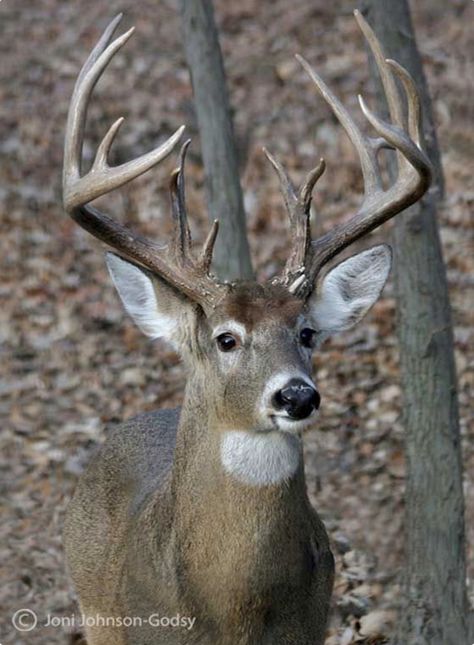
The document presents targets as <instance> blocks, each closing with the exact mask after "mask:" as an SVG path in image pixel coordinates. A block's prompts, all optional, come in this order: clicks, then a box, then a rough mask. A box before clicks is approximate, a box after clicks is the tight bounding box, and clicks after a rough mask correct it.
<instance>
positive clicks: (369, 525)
mask: <svg viewBox="0 0 474 645" xmlns="http://www.w3.org/2000/svg"><path fill="white" fill-rule="evenodd" d="M214 4H215V11H216V20H217V23H218V27H219V31H220V39H221V47H222V50H223V55H224V61H225V68H226V72H227V80H228V85H229V92H230V100H231V103H232V107H233V110H234V124H235V130H236V136H237V144H238V150H239V156H240V163H241V176H242V183H243V190H244V201H245V207H246V212H247V217H248V231H249V241H250V245H251V249H252V255H253V261H254V265H255V267H256V268H257V271H258V274H259V276H260V277H261V278H262V279H263V278H266V277H268V276H270V275H272V274H273V273H274V272H275V271H276V270H277V269H278V267H279V266H280V265H281V262H282V261H283V260H284V258H285V249H286V246H287V224H286V215H285V213H284V210H283V204H282V200H281V197H280V194H279V191H278V185H277V181H276V178H275V176H274V174H273V172H272V170H271V168H270V166H269V164H268V162H266V161H265V159H264V156H263V154H262V151H261V149H262V146H263V145H265V146H268V148H269V149H270V150H271V151H272V152H274V153H275V154H277V155H278V157H279V158H280V159H282V160H284V162H285V164H286V166H287V168H288V169H289V170H290V172H291V173H292V175H293V177H294V178H295V180H296V181H298V180H300V179H301V178H302V177H303V176H304V175H305V173H306V172H307V170H308V168H310V167H312V166H313V165H314V161H315V159H317V158H319V157H320V156H321V155H324V157H325V158H326V162H327V166H328V168H327V171H326V173H325V175H324V177H323V178H322V179H321V180H320V182H319V183H318V187H317V190H316V193H315V208H316V211H317V212H318V213H320V218H319V219H318V222H317V224H316V226H317V227H319V229H320V230H327V229H328V228H330V227H331V226H332V225H333V223H334V222H336V221H339V220H340V219H341V218H344V217H345V216H347V215H348V214H350V213H351V212H353V209H354V207H355V206H356V205H357V204H358V201H359V199H360V192H361V190H362V180H361V175H360V171H359V164H358V161H357V159H356V156H355V153H354V151H353V150H352V148H351V145H350V143H349V141H348V140H347V138H346V137H345V135H344V133H343V131H342V129H341V128H340V126H339V125H338V124H337V123H336V121H335V120H334V119H333V118H332V116H331V115H330V113H329V110H328V108H327V106H326V105H325V104H324V102H323V101H322V100H321V99H320V98H319V97H318V96H317V94H316V92H315V90H314V88H313V87H312V86H311V84H310V82H309V81H308V79H307V78H306V77H305V75H304V74H303V72H302V71H301V69H300V68H299V66H298V64H297V63H296V61H295V59H294V56H293V55H294V53H297V52H300V53H301V54H303V55H304V56H305V57H306V58H307V59H308V60H309V61H310V62H311V63H312V64H313V65H314V66H315V67H316V68H317V70H318V71H319V73H321V74H322V75H323V76H324V78H325V79H326V81H327V82H328V83H329V85H330V86H331V87H332V88H333V89H334V90H335V92H336V93H337V94H338V96H339V97H340V98H342V99H343V101H344V102H345V104H346V105H347V106H348V107H349V108H350V110H351V112H352V113H354V114H356V115H359V114H360V111H359V109H358V105H357V94H358V93H359V92H361V93H363V94H364V96H366V97H367V98H368V99H369V100H370V98H371V96H373V88H372V86H371V84H370V82H369V72H368V65H367V59H366V51H365V48H364V44H363V41H362V37H361V35H360V33H359V31H358V29H357V25H356V23H355V21H354V19H353V17H352V9H353V8H354V7H353V6H352V5H353V3H350V2H346V3H327V2H324V1H323V0H293V1H292V2H291V3H289V2H287V1H286V0H273V1H272V2H258V1H257V0H240V1H239V2H238V3H228V2H224V0H215V3H214ZM473 9H474V7H473V6H472V2H468V1H467V0H466V1H454V0H452V1H451V2H449V3H446V2H441V1H438V0H418V1H417V2H416V3H414V2H413V3H412V12H413V20H414V24H415V28H416V33H417V40H418V46H419V48H420V51H421V54H422V58H423V63H424V68H425V73H426V75H427V78H428V82H429V86H430V90H431V95H432V99H433V109H434V114H435V119H436V124H437V129H438V135H439V139H440V145H441V150H442V155H443V163H444V172H445V178H446V199H445V205H444V208H443V209H442V210H441V213H440V228H441V238H442V243H443V247H444V253H445V261H446V264H447V272H448V281H449V287H450V295H451V302H452V307H453V319H454V334H455V341H456V360H457V367H458V374H459V399H460V414H461V431H462V437H463V449H464V465H465V496H466V522H467V528H468V535H467V538H468V544H469V551H468V563H470V568H469V571H468V575H469V578H470V580H471V581H472V579H473V575H474V567H473V565H472V563H473V561H474V558H473V546H474V522H473V519H474V475H473V473H474V423H473V406H472V402H473V384H474V360H473V359H474V343H473V336H474V331H473V325H472V323H473V319H474V307H473V305H474V289H473V286H474V278H473V275H474V273H473V268H474V253H473V250H474V247H473V220H472V216H471V212H470V211H472V202H473V201H474V183H473V179H472V169H473V162H474V131H473V128H472V117H473V112H474V108H473V103H472V96H474V91H473V89H474V88H473V73H472V72H473V63H472V53H473V46H472V45H473V43H472V23H473V18H474V11H473ZM118 11H123V12H124V13H125V18H124V24H123V28H124V29H125V28H127V27H129V26H130V25H132V24H134V25H136V28H137V31H136V34H135V35H134V36H133V38H132V39H131V40H130V41H129V43H128V44H127V46H126V47H125V48H124V49H123V50H121V52H120V53H119V54H118V55H117V56H116V57H115V58H114V61H113V62H112V64H111V65H110V68H109V69H108V71H107V72H106V74H105V76H104V77H103V79H102V80H101V81H100V83H99V85H98V86H97V89H96V91H95V94H94V97H93V100H92V102H91V107H90V111H89V120H88V126H87V132H86V145H85V150H84V155H85V158H86V159H89V160H92V158H93V153H94V151H95V149H96V146H97V143H98V142H99V141H100V139H101V138H102V136H103V134H104V133H105V131H106V130H107V128H108V127H109V125H110V123H112V121H114V120H115V119H116V118H118V117H119V116H122V115H123V116H125V117H126V122H125V124H124V126H123V127H122V130H121V132H120V134H119V136H118V138H117V141H116V143H115V144H114V148H113V157H112V160H113V162H115V163H120V162H122V161H124V160H127V159H130V158H132V157H135V156H137V155H139V154H141V153H142V152H145V151H147V150H149V149H151V148H152V147H153V146H155V145H156V144H157V142H159V141H162V140H164V139H165V138H166V137H167V136H169V135H170V134H171V133H172V132H173V131H174V130H175V129H176V128H177V127H178V126H179V125H181V124H182V123H184V124H186V126H187V131H188V134H189V135H190V136H191V137H192V138H193V144H192V147H191V150H190V154H189V156H188V164H187V172H186V180H187V200H188V211H189V214H190V220H191V225H192V227H193V230H194V232H195V236H196V237H197V238H198V239H202V237H203V236H204V232H205V230H207V229H206V226H205V225H206V222H207V216H206V204H205V193H204V189H203V181H204V176H203V169H202V162H201V157H200V146H199V139H198V133H197V123H196V117H195V112H194V108H193V101H192V92H191V86H190V81H189V74H188V71H187V68H186V65H185V57H184V48H183V44H182V37H181V32H180V21H179V15H178V12H177V7H176V3H175V1H174V0H160V1H158V2H157V1H156V0H154V1H152V0H141V1H140V2H139V3H134V2H131V1H130V0H122V1H116V2H105V1H102V0H95V1H92V0H82V1H81V2H62V1H60V0H42V1H41V2H37V1H33V0H22V2H21V3H19V2H15V0H3V1H1V2H0V53H1V64H0V151H1V166H0V216H1V235H0V249H1V252H0V263H1V283H0V299H1V307H0V342H1V349H0V352H1V354H0V414H1V415H2V417H3V420H2V424H1V426H0V427H1V431H0V432H1V434H0V462H1V468H2V477H1V486H2V490H1V504H2V522H1V525H0V535H1V541H0V566H1V569H2V570H1V585H0V621H1V623H0V641H1V643H3V644H6V643H16V644H20V645H21V643H23V642H25V643H30V644H31V643H33V644H38V645H46V644H48V645H55V644H60V643H62V644H64V643H68V642H73V640H74V637H73V636H72V635H71V634H68V630H63V629H59V628H39V627H38V628H37V629H35V630H34V631H32V632H31V633H29V634H25V636H24V640H22V636H21V634H19V633H18V632H15V631H14V630H13V628H12V627H11V626H10V616H11V615H12V614H13V613H14V612H15V610H17V609H19V608H21V607H29V608H31V609H32V610H34V611H35V612H37V614H38V616H39V619H40V622H42V621H43V620H46V616H47V614H54V615H58V616H67V615H70V614H71V613H72V612H73V611H74V607H75V606H74V599H73V595H72V593H71V590H70V586H69V585H68V581H67V576H66V572H65V568H64V562H63V553H62V547H61V526H62V518H63V513H64V509H65V506H66V504H67V502H68V500H69V498H70V496H71V494H72V491H73V489H74V485H75V482H76V481H77V478H78V476H79V475H80V473H81V472H82V470H83V468H84V465H85V464H86V463H87V461H88V459H89V458H90V455H91V454H92V451H93V450H94V448H95V446H96V445H97V444H98V443H99V442H100V441H102V440H103V437H104V430H103V428H104V425H106V424H108V425H109V426H110V425H111V424H116V423H118V422H119V421H121V420H123V419H126V418H128V417H130V416H132V415H134V414H137V413H138V412H141V411H144V410H150V409H153V408H156V407H173V406H175V405H178V404H179V403H180V401H181V397H182V392H183V384H184V377H185V375H184V372H183V368H182V366H181V364H180V363H179V360H178V358H177V357H176V355H175V354H174V353H173V352H171V351H170V349H169V348H168V347H166V346H164V345H162V344H160V343H159V342H158V343H153V344H152V343H151V342H150V341H148V340H147V339H145V337H143V336H142V335H141V334H140V333H139V332H138V331H137V330H136V329H135V328H134V327H133V326H132V323H131V322H130V321H129V320H128V319H127V318H126V317H125V314H124V312H123V311H122V308H121V306H120V303H119V300H118V298H117V296H116V294H115V293H114V292H113V290H112V286H111V282H110V280H109V278H108V275H107V273H106V269H105V264H104V259H103V249H102V248H101V245H100V244H99V243H97V242H96V241H95V240H93V239H92V238H91V237H90V236H88V235H87V234H86V233H85V232H84V231H82V230H81V229H79V228H78V227H77V226H76V224H74V223H73V222H72V220H70V219H69V218H68V217H67V216H66V215H65V214H64V213H63V210H62V207H61V165H62V144H63V137H64V128H65V123H66V114H67V107H68V101H69V98H70V96H71V92H72V88H73V85H74V81H75V77H76V75H77V73H78V71H79V69H80V67H81V65H82V63H83V62H84V60H85V58H86V57H87V55H88V53H89V51H90V49H91V48H92V47H93V45H94V44H95V42H96V41H97V39H98V37H99V35H100V33H101V32H102V30H103V28H104V27H105V25H106V24H107V23H108V21H109V20H110V18H111V17H112V16H113V15H114V14H115V13H117V12H118ZM174 164H175V158H170V159H168V160H166V161H165V162H164V163H162V164H161V165H160V166H159V167H158V169H157V170H154V171H151V172H149V173H148V174H146V175H144V176H142V177H140V178H139V179H137V180H135V181H134V182H133V183H131V184H129V185H127V186H125V187H124V188H123V189H121V190H120V191H117V192H116V193H114V194H111V195H110V196H108V197H107V198H106V199H102V206H103V208H104V210H106V211H107V212H109V213H110V214H113V216H114V217H116V218H117V219H120V221H122V222H126V223H127V224H129V225H131V226H133V227H135V228H136V229H138V230H140V231H141V232H143V233H144V234H147V235H149V236H151V237H155V238H156V239H163V240H165V239H166V238H167V236H168V235H169V232H170V216H169V202H168V195H167V178H168V175H169V173H170V171H171V169H172V168H173V166H174ZM372 237H373V238H374V240H382V239H383V240H389V239H390V225H388V226H386V227H383V229H382V230H380V231H378V232H377V234H376V235H374V236H372ZM367 245H368V241H367V240H366V241H365V242H364V243H363V246H367ZM352 250H353V249H351V251H352ZM395 317H396V316H395V302H394V299H393V290H392V285H391V284H390V283H389V284H388V286H387V287H386V289H385V291H384V297H383V298H382V299H381V300H380V301H379V302H378V303H377V304H376V306H375V307H374V308H373V310H372V311H371V313H370V314H369V315H368V317H367V318H366V319H365V321H364V322H363V323H361V324H360V325H359V326H358V327H357V328H356V329H355V330H354V331H351V332H348V333H346V334H344V335H340V336H338V337H336V338H334V339H332V340H330V341H328V342H327V344H326V345H325V347H324V349H323V351H322V352H320V353H318V355H317V356H316V357H315V368H316V374H317V380H318V385H319V390H320V392H321V393H322V397H323V403H322V408H321V416H320V419H319V421H318V424H317V428H316V429H315V430H313V431H311V432H308V433H307V434H306V437H305V450H306V464H307V474H308V487H309V492H310V496H311V498H312V501H313V503H314V504H315V506H316V508H317V509H318V511H319V512H320V514H321V515H322V517H323V519H324V521H325V522H326V525H327V527H328V530H329V532H330V534H331V537H332V538H333V544H334V551H335V554H336V559H337V570H338V575H337V580H336V587H335V594H334V598H333V605H334V610H333V612H332V622H331V629H330V632H329V635H328V641H327V643H328V645H329V644H331V645H336V644H342V643H344V645H349V643H352V642H361V643H373V644H375V643H383V642H386V641H385V636H386V634H387V633H390V630H391V628H392V626H393V622H394V620H395V617H396V613H395V612H396V608H397V603H398V601H399V597H400V585H399V571H400V567H401V565H402V562H403V559H402V558H403V491H404V473H405V464H404V457H403V428H402V424H401V417H400V415H401V412H402V406H403V401H402V396H401V390H400V385H399V371H398V357H397V340H396V335H395ZM472 593H473V586H472V582H471V585H470V594H471V596H472ZM349 630H350V631H349ZM344 634H346V636H345V637H344ZM344 638H346V640H345V641H344V640H343V639H344ZM70 639H72V640H70Z"/></svg>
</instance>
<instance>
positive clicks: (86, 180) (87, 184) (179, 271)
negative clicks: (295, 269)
mask: <svg viewBox="0 0 474 645" xmlns="http://www.w3.org/2000/svg"><path fill="white" fill-rule="evenodd" d="M121 19H122V14H119V15H118V16H116V17H115V18H114V19H113V20H112V22H111V23H110V24H109V26H108V27H107V28H106V30H105V31H104V33H103V34H102V36H101V38H100V40H99V42H98V43H97V44H96V46H95V47H94V49H93V50H92V52H91V54H90V55H89V58H88V59H87V61H86V62H85V64H84V66H83V68H82V69H81V71H80V73H79V76H78V78H77V81H76V85H75V87H74V92H73V95H72V98H71V102H70V106H69V113H68V120H67V126H66V139H65V147H64V168H63V201H64V208H65V210H66V211H67V213H69V215H70V216H71V217H72V218H73V219H74V220H75V221H76V222H77V223H78V224H79V225H80V226H82V227H83V228H85V229H86V230H87V231H88V232H89V233H92V235H94V236H95V237H97V238H99V239H100V240H102V241H103V242H106V243H107V244H109V245H110V246H112V247H114V248H115V249H116V250H117V251H118V252H119V253H120V254H122V255H124V256H126V257H127V258H129V259H130V260H132V261H134V262H136V263H138V264H140V265H142V266H143V267H145V268H147V269H149V270H150V271H152V272H153V273H155V274H158V275H160V276H161V277H163V278H164V279H165V280H166V281H167V282H168V283H169V284H170V285H171V286H173V287H175V288H176V289H178V290H179V291H181V292H182V293H184V294H186V295H187V296H188V297H190V298H191V299H192V300H194V301H195V302H198V303H199V304H202V305H209V306H214V305H215V304H216V303H217V302H218V300H219V299H220V298H221V296H222V290H223V288H224V287H223V286H222V285H219V284H218V283H217V282H216V281H214V280H213V279H212V278H211V277H210V275H209V268H210V264H211V261H212V251H213V247H214V242H215V239H216V236H217V230H218V223H217V221H215V222H214V224H213V225H212V228H211V231H210V233H209V235H208V238H207V240H206V242H205V244H204V248H203V251H202V253H201V255H200V257H199V258H198V259H197V260H196V259H194V258H193V257H192V254H191V246H192V244H191V234H190V231H189V227H188V223H187V216H186V208H185V203H184V177H183V173H184V161H185V156H186V150H187V148H188V146H189V143H190V142H189V141H187V142H186V143H185V144H184V145H183V147H182V148H181V154H180V162H179V167H178V168H177V169H176V170H175V171H174V172H173V173H172V175H171V181H170V192H171V204H172V212H173V219H174V222H175V232H174V236H173V240H172V243H171V244H170V245H168V246H167V247H160V246H158V245H157V244H155V243H154V242H152V241H151V240H147V239H145V238H143V237H141V236H139V235H136V234H134V233H132V232H131V231H130V230H128V229H127V228H125V227H124V226H122V225H121V224H119V223H118V222H115V221H114V220H112V219H111V218H110V217H108V216H107V215H105V214H104V213H101V212H100V211H99V210H97V209H96V208H94V207H92V206H90V205H89V204H88V202H90V201H92V200H93V199H96V198H97V197H99V196H101V195H105V194H106V193H108V192H110V191H111V190H113V189H114V188H118V187H119V186H122V185H123V184H125V183H127V182H128V181H130V180H131V179H134V178H135V177H138V176H139V175H141V174H142V173H144V172H146V171H147V170H149V169H150V168H152V167H153V166H155V165H157V164H158V163H159V162H160V161H162V160H163V159H164V158H165V157H167V156H168V155H169V154H170V153H171V152H172V150H173V149H174V148H175V146H176V144H177V143H178V141H179V139H180V138H181V135H182V133H183V130H184V126H181V127H180V128H179V129H178V130H177V131H176V132H175V133H174V134H173V135H172V136H171V137H170V138H169V139H168V140H167V141H165V143H163V144H162V145H161V146H159V147H158V148H155V149H154V150H152V151H151V152H148V153H146V154H144V155H142V156H141V157H138V158H137V159H133V160H131V161H128V162H126V163H123V164H121V165H119V166H115V167H111V166H109V165H108V155H109V151H110V147H111V145H112V142H113V140H114V138H115V135H116V134H117V132H118V130H119V128H120V126H121V125H122V123H123V118H120V119H118V120H117V121H115V123H113V124H112V126H111V127H110V128H109V130H108V132H107V133H106V135H105V136H104V138H103V139H102V142H101V143H100V145H99V147H98V149H97V154H96V156H95V160H94V162H93V164H92V167H91V169H90V171H89V172H88V173H86V174H85V175H83V176H81V158H82V144H83V138H84V127H85V122H86V116H87V107H88V103H89V100H90V97H91V94H92V90H93V89H94V86H95V84H96V83H97V81H98V79H99V78H100V76H101V75H102V73H103V72H104V70H105V68H106V67H107V65H108V64H109V62H110V61H111V59H112V57H113V56H114V55H115V53H116V52H117V51H118V50H119V49H120V48H121V47H122V46H123V45H124V44H125V43H126V42H127V40H128V39H129V38H130V36H131V35H132V33H133V32H134V27H132V28H131V29H129V30H128V31H127V32H126V33H124V34H122V35H121V36H119V37H118V38H116V39H115V40H114V41H113V42H112V43H110V44H109V42H110V39H111V38H112V36H113V34H114V32H115V30H116V28H117V26H118V24H119V22H120V20H121Z"/></svg>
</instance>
